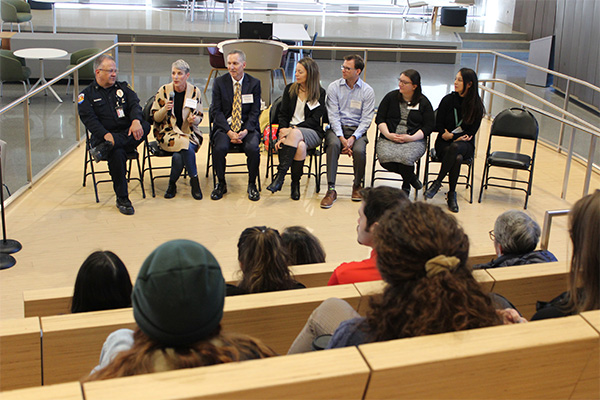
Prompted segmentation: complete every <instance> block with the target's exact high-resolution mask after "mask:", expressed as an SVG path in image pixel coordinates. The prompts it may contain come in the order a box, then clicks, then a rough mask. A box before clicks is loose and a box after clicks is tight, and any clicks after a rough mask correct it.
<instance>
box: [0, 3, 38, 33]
mask: <svg viewBox="0 0 600 400" xmlns="http://www.w3.org/2000/svg"><path fill="white" fill-rule="evenodd" d="M0 1H1V3H2V4H1V6H2V8H1V12H0V13H1V15H2V25H0V31H2V29H3V28H4V23H5V22H8V23H10V31H11V32H12V30H13V24H17V30H18V31H19V32H21V24H22V23H25V22H29V25H30V26H31V32H33V23H32V22H31V7H30V6H29V4H27V3H26V2H24V1H23V0H0Z"/></svg>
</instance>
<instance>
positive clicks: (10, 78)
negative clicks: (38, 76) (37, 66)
mask: <svg viewBox="0 0 600 400" xmlns="http://www.w3.org/2000/svg"><path fill="white" fill-rule="evenodd" d="M29 76H31V70H30V69H29V68H28V67H26V66H25V60H24V59H22V58H21V57H17V56H15V55H14V54H13V52H12V51H10V50H0V97H2V88H3V84H4V82H22V83H23V87H24V88H25V94H27V90H28V86H29Z"/></svg>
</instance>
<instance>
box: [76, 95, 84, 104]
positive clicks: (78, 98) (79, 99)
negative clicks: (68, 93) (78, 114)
mask: <svg viewBox="0 0 600 400" xmlns="http://www.w3.org/2000/svg"><path fill="white" fill-rule="evenodd" d="M84 99H85V94H83V93H79V96H77V104H81V103H83V100H84Z"/></svg>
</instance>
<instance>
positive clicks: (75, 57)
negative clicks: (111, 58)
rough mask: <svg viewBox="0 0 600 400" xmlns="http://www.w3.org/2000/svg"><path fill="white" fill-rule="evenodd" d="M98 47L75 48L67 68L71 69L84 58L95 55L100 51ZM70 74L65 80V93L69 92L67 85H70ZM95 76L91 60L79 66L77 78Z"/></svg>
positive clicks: (82, 78) (89, 78) (92, 78)
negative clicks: (67, 79) (66, 80)
mask: <svg viewBox="0 0 600 400" xmlns="http://www.w3.org/2000/svg"><path fill="white" fill-rule="evenodd" d="M100 51H102V50H100V49H95V48H93V49H82V50H77V51H75V52H73V54H71V61H70V62H69V66H68V67H67V69H71V68H73V67H76V66H77V65H78V64H81V63H82V62H84V61H85V60H87V59H88V58H90V57H93V56H95V55H96V54H98V53H100ZM71 76H72V75H69V81H68V82H67V93H66V94H69V86H70V85H71ZM95 78H96V73H95V72H94V63H93V62H91V63H89V64H87V65H85V66H83V67H81V68H79V80H94V79H95Z"/></svg>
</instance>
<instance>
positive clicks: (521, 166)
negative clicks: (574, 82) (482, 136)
mask: <svg viewBox="0 0 600 400" xmlns="http://www.w3.org/2000/svg"><path fill="white" fill-rule="evenodd" d="M538 132H539V126H538V122H537V120H536V119H535V117H534V116H533V114H531V112H529V111H528V110H525V109H523V108H516V107H515V108H510V109H506V110H504V111H501V112H500V114H498V115H497V116H496V118H494V122H493V124H492V128H491V129H490V138H489V141H488V147H487V151H486V153H485V166H484V168H483V177H482V179H481V188H480V190H479V203H481V195H482V194H483V189H484V187H485V189H487V188H488V186H495V187H502V188H507V189H515V190H522V191H524V192H525V205H524V206H523V208H525V209H526V208H527V200H529V195H530V194H531V185H532V183H533V167H534V161H535V150H536V147H537V139H538ZM494 136H499V137H506V138H514V139H518V140H530V141H532V142H533V150H532V152H531V154H523V153H519V152H508V151H494V152H491V146H492V140H493V138H494ZM517 146H518V148H519V149H520V147H521V146H520V142H518V143H517ZM519 151H520V150H519ZM491 167H498V168H509V169H516V170H522V171H527V172H528V174H529V179H528V180H526V181H524V180H519V179H516V178H515V179H510V178H504V177H499V176H490V168H491ZM491 179H495V180H500V181H506V182H511V183H513V184H518V183H520V184H521V186H522V185H523V184H525V185H527V187H526V188H523V187H519V186H516V185H515V186H507V185H500V184H491V183H489V181H490V180H491Z"/></svg>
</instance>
